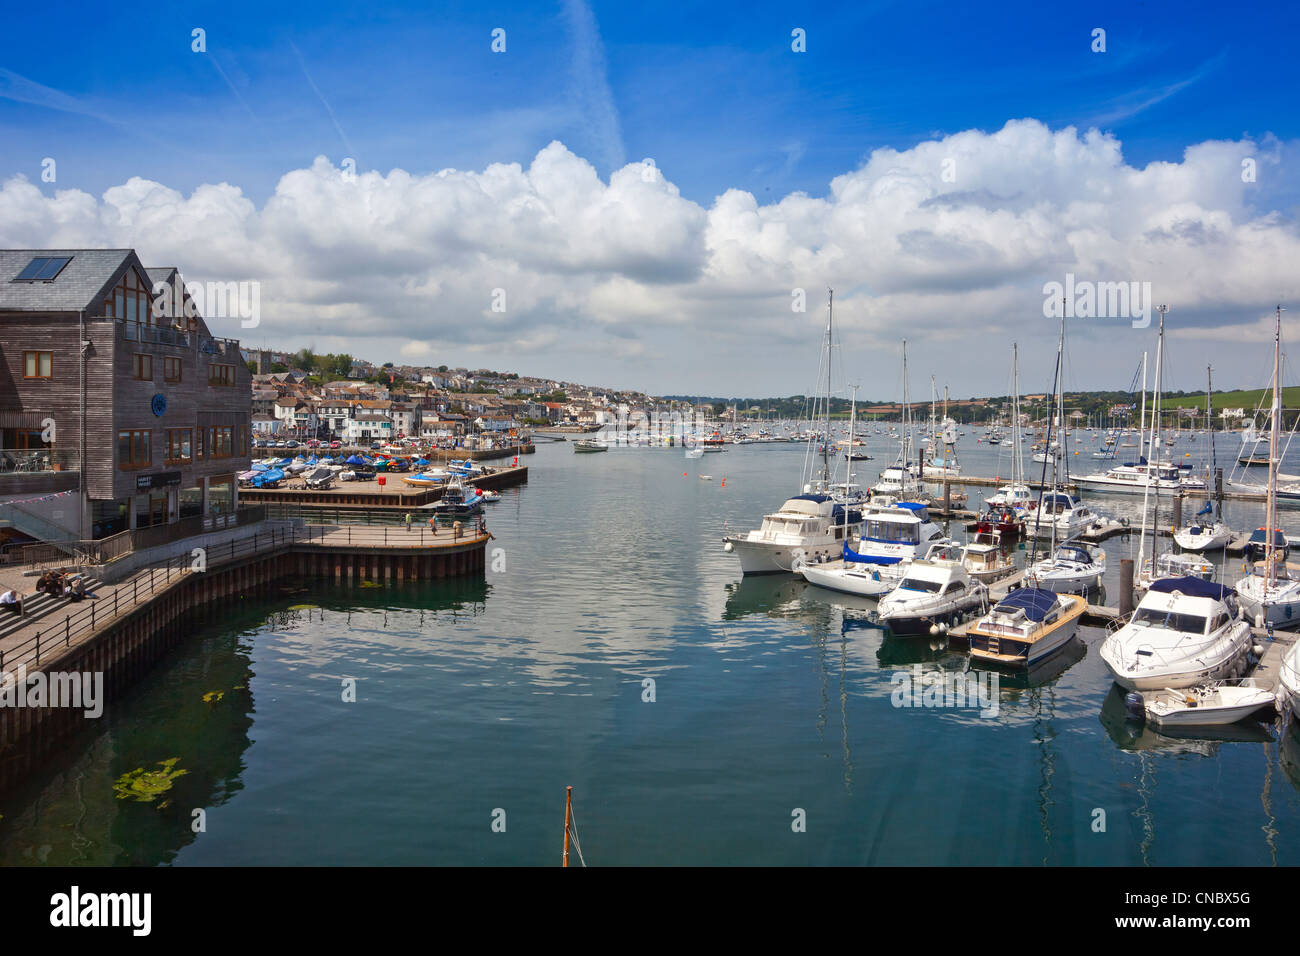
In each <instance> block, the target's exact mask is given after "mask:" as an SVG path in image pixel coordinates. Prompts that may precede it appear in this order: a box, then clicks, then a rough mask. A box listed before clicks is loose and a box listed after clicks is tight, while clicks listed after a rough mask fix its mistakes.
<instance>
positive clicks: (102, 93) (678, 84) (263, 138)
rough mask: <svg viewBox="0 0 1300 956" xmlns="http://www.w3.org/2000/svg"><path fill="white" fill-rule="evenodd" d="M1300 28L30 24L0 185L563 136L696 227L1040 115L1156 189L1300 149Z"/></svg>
mask: <svg viewBox="0 0 1300 956" xmlns="http://www.w3.org/2000/svg"><path fill="white" fill-rule="evenodd" d="M196 27H197V28H202V29H203V30H205V31H206V44H207V51H206V53H204V54H197V53H194V52H193V51H192V50H191V31H192V30H193V29H194V28H196ZM498 27H500V28H503V29H504V30H505V31H506V44H507V52H506V53H505V54H504V55H501V54H494V53H492V52H491V50H490V44H491V31H492V30H493V29H494V28H498ZM1098 27H1100V28H1102V29H1104V30H1105V31H1106V37H1105V42H1106V51H1105V53H1100V54H1099V53H1094V52H1093V51H1092V49H1091V45H1092V42H1093V40H1092V36H1091V33H1092V30H1093V29H1094V28H1098ZM1297 27H1300V5H1294V4H1283V3H1272V4H1258V5H1252V4H1232V5H1223V4H1218V5H1216V4H1206V3H1195V2H1190V3H1189V2H1178V3H1157V2H1143V3H1134V2H1122V3H1098V4H1087V5H1068V6H1067V5H1059V4H1042V3H1022V2H1012V3H999V4H952V5H936V6H920V5H917V4H915V3H872V2H867V3H861V2H859V3H844V4H823V5H818V6H817V8H816V9H810V8H809V7H807V6H805V5H804V4H795V3H743V4H739V3H738V4H730V3H721V2H710V3H699V4H692V3H685V4H675V5H664V4H647V5H629V4H619V3H602V2H598V0H597V2H593V3H591V4H590V5H589V6H588V5H585V4H581V3H533V4H503V3H441V4H437V5H435V6H433V7H429V6H425V5H422V4H420V5H417V4H409V5H407V4H401V3H398V4H385V5H383V7H382V8H378V7H374V8H371V9H368V10H366V9H357V8H356V7H354V6H353V5H346V6H345V5H335V4H331V3H319V2H313V3H289V4H253V3H240V2H236V3H221V4H216V3H213V4H180V5H175V6H166V7H164V6H161V5H159V6H152V5H133V4H118V5H114V6H113V7H111V8H104V9H102V10H94V11H92V10H90V9H88V8H87V7H85V6H82V5H80V4H63V3H59V2H52V3H44V4H40V5H36V4H26V5H21V6H18V7H15V8H13V9H11V10H9V11H8V12H7V28H6V31H5V35H4V37H3V38H0V180H3V179H9V178H10V177H12V176H14V175H15V174H22V175H24V176H25V177H27V179H28V180H29V181H30V182H32V183H33V184H35V185H36V186H37V188H39V189H41V191H42V193H44V194H45V195H47V196H53V195H54V194H55V192H56V190H66V189H78V190H83V191H85V192H86V193H88V194H90V195H92V196H96V197H98V196H101V195H102V194H103V193H104V191H105V190H107V189H109V188H110V187H113V186H115V185H118V184H121V183H124V182H126V181H127V180H128V179H129V178H130V177H142V178H144V179H147V180H150V181H154V182H157V183H161V184H163V185H165V186H167V187H170V188H172V189H175V190H178V191H179V192H181V193H183V194H189V193H190V192H192V191H193V190H194V189H195V188H196V187H198V186H200V185H201V184H204V183H223V182H225V183H230V184H232V185H234V186H236V187H238V188H239V189H240V190H242V192H243V194H244V195H245V196H247V197H248V198H249V199H250V200H252V202H253V203H254V204H255V205H256V206H258V207H261V206H262V205H263V204H265V203H266V202H267V200H268V198H270V197H271V196H272V194H273V193H274V191H275V189H276V185H277V182H278V181H279V180H280V178H281V176H283V175H284V174H285V173H287V172H289V171H291V170H297V169H305V168H308V167H310V166H311V164H312V161H313V159H314V157H316V156H318V155H324V156H326V157H328V158H329V159H330V161H331V163H333V164H334V165H336V166H337V165H338V164H339V163H340V162H341V161H342V160H343V159H344V158H345V157H352V158H354V159H355V160H356V163H357V167H358V170H371V169H375V170H379V171H380V172H381V173H387V172H388V171H390V170H392V169H395V168H397V169H402V170H406V171H408V172H410V173H412V174H417V175H420V174H427V173H431V172H434V171H437V170H440V169H444V168H448V167H453V168H456V169H462V170H482V169H484V168H485V167H486V166H488V165H489V164H491V163H498V162H516V163H520V164H522V165H523V166H524V167H527V166H528V164H529V163H530V162H531V161H532V159H533V157H534V156H536V154H537V153H538V151H539V150H541V149H543V147H545V146H546V145H547V144H548V143H550V142H551V141H552V140H560V141H562V142H563V143H564V145H565V146H566V147H567V148H568V149H569V150H571V151H572V152H573V153H575V154H577V155H578V156H580V157H582V158H583V159H585V160H586V161H588V162H590V163H591V164H592V165H593V166H594V167H595V169H596V172H597V173H598V174H599V175H600V177H602V178H603V179H606V180H608V177H609V176H610V174H611V172H612V171H614V170H616V169H618V168H619V167H620V166H622V165H623V164H624V163H627V162H633V161H638V160H641V159H643V158H647V157H648V158H651V159H653V161H654V163H655V164H656V165H657V166H658V168H659V169H660V170H662V172H663V175H664V176H665V177H666V178H667V179H668V180H670V181H671V182H672V183H673V184H675V186H676V187H677V188H679V189H680V191H681V194H682V196H684V197H685V198H687V199H689V200H692V201H693V202H695V203H697V204H699V205H700V206H702V207H705V208H707V207H709V206H710V205H712V203H713V202H714V200H715V198H716V197H717V196H719V195H720V194H722V193H723V192H724V191H726V190H728V189H740V190H745V191H747V192H749V193H751V194H753V196H754V197H755V198H756V200H757V202H758V203H759V204H760V205H763V204H768V203H775V202H777V201H778V200H779V199H781V198H782V197H785V196H787V195H789V194H791V193H796V192H805V193H808V194H809V195H811V196H814V197H824V196H826V195H827V194H828V189H829V184H830V182H831V180H832V179H833V178H834V177H836V176H840V175H843V174H845V173H848V172H850V171H852V170H854V169H856V168H858V167H859V166H861V165H862V164H863V163H864V162H865V161H866V160H867V158H868V157H869V156H870V155H871V153H872V151H873V150H876V149H879V148H882V147H888V148H891V149H894V150H900V151H903V150H908V149H911V148H912V147H914V146H916V145H917V144H920V143H923V142H925V141H927V140H931V139H937V138H942V137H944V136H946V135H949V134H954V133H958V132H960V131H963V130H969V129H975V130H983V131H986V132H990V133H991V132H993V131H996V130H998V129H1000V128H1001V127H1002V126H1003V125H1004V124H1005V123H1006V122H1007V121H1008V120H1013V119H1018V118H1022V117H1029V118H1033V119H1035V120H1038V121H1040V122H1041V123H1043V124H1045V125H1046V126H1047V127H1048V128H1050V129H1052V130H1059V129H1061V128H1063V127H1066V126H1069V125H1075V126H1077V127H1079V128H1080V129H1081V130H1082V129H1087V128H1089V127H1097V128H1099V129H1100V130H1102V131H1104V132H1107V133H1110V134H1112V135H1113V136H1114V137H1116V138H1117V139H1118V140H1119V141H1120V142H1121V143H1122V151H1123V158H1124V161H1125V163H1126V164H1127V165H1129V166H1132V167H1135V168H1142V167H1144V166H1146V165H1147V164H1148V163H1151V162H1156V161H1167V162H1174V163H1177V162H1179V161H1180V160H1181V159H1182V158H1183V155H1184V150H1185V149H1187V147H1189V146H1191V145H1193V144H1197V143H1202V142H1204V141H1207V140H1221V139H1222V140H1236V139H1242V138H1250V139H1253V140H1255V141H1257V142H1260V141H1269V138H1276V139H1277V140H1278V141H1280V142H1282V143H1292V142H1294V141H1295V140H1296V139H1297V138H1298V130H1297V124H1300V109H1297V107H1296V102H1297V99H1296V92H1297V81H1296V71H1295V66H1294V62H1293V58H1292V57H1291V56H1290V53H1289V49H1288V45H1289V44H1290V43H1291V42H1292V41H1293V40H1294V39H1295V37H1296V36H1298V35H1300V30H1298V29H1297ZM794 28H802V29H803V30H805V31H806V35H807V52H805V53H794V52H793V51H792V50H791V31H792V29H794ZM1272 42H1276V48H1275V49H1274V48H1270V45H1269V44H1270V43H1272ZM1292 155H1293V153H1292ZM45 157H53V158H56V159H57V162H58V181H57V184H47V183H41V181H40V173H41V165H40V164H41V161H42V159H43V158H45ZM1253 196H1254V197H1255V198H1253V199H1252V200H1251V202H1252V204H1255V205H1257V206H1258V209H1257V211H1258V212H1260V213H1268V212H1273V213H1277V214H1279V215H1282V216H1283V217H1285V218H1287V219H1289V220H1293V219H1294V213H1295V209H1296V206H1297V203H1298V202H1300V192H1297V189H1296V179H1295V177H1294V176H1290V175H1288V176H1280V177H1275V178H1274V179H1272V180H1271V181H1269V182H1267V183H1261V185H1260V189H1259V190H1258V191H1257V192H1256V193H1255V194H1253ZM1269 294H1270V295H1271V294H1272V293H1271V292H1270V293H1269ZM1252 318H1253V316H1252ZM673 347H674V348H675V347H676V346H673ZM665 351H671V349H669V348H666V349H665ZM500 361H501V363H502V364H506V361H507V358H505V357H503V358H501V359H500ZM513 364H514V365H518V364H519V363H518V362H515V363H513ZM1125 364H1127V362H1126V363H1125ZM648 373H649V370H648V369H647V374H648ZM557 374H558V373H557ZM633 377H638V378H639V375H634V376H633ZM639 384H645V385H647V386H650V385H652V383H651V382H648V381H647V382H644V383H639ZM670 384H671V387H672V388H675V389H684V388H690V387H691V383H689V382H686V381H678V382H672V383H665V390H667V388H668V387H669V385H670ZM706 384H707V383H704V382H700V383H697V385H696V387H697V388H699V389H704V388H705V387H706ZM790 384H791V385H795V384H798V383H790ZM773 390H774V391H779V390H782V389H781V388H779V387H775V388H774V389H773Z"/></svg>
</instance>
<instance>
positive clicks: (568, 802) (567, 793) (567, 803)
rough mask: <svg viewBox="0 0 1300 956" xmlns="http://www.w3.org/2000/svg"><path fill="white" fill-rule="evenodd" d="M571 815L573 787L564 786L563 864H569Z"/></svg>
mask: <svg viewBox="0 0 1300 956" xmlns="http://www.w3.org/2000/svg"><path fill="white" fill-rule="evenodd" d="M572 816H573V788H572V787H565V788H564V865H565V866H568V865H569V821H570V820H571V819H572Z"/></svg>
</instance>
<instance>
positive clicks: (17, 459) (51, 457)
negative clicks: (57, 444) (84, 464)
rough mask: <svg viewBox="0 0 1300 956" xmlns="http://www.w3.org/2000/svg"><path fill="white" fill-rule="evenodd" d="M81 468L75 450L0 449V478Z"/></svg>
mask: <svg viewBox="0 0 1300 956" xmlns="http://www.w3.org/2000/svg"><path fill="white" fill-rule="evenodd" d="M79 467H80V461H79V460H78V455H77V452H76V450H75V449H68V448H0V476H3V475H32V474H41V473H43V472H56V471H76V470H77V469H78V468H79Z"/></svg>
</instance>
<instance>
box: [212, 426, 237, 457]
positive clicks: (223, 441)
mask: <svg viewBox="0 0 1300 956" xmlns="http://www.w3.org/2000/svg"><path fill="white" fill-rule="evenodd" d="M234 439H235V429H234V426H233V425H220V426H213V427H211V428H209V429H208V457H209V458H229V457H230V456H231V454H232V451H233V444H234Z"/></svg>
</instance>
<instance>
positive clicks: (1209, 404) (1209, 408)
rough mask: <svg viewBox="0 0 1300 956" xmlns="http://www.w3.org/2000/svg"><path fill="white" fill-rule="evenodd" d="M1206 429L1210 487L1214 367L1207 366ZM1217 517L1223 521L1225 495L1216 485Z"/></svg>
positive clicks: (1208, 481) (1207, 477)
mask: <svg viewBox="0 0 1300 956" xmlns="http://www.w3.org/2000/svg"><path fill="white" fill-rule="evenodd" d="M1205 427H1206V428H1208V429H1209V430H1210V464H1209V465H1208V466H1207V467H1206V469H1205V481H1206V485H1207V486H1208V485H1209V483H1210V482H1211V481H1214V468H1215V458H1216V456H1215V454H1214V366H1212V365H1207V366H1205ZM1214 491H1215V494H1214V503H1215V517H1216V518H1217V519H1218V520H1220V521H1222V520H1223V495H1221V494H1219V493H1218V492H1219V488H1218V485H1217V484H1216V485H1214Z"/></svg>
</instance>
